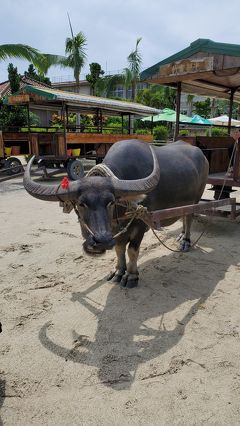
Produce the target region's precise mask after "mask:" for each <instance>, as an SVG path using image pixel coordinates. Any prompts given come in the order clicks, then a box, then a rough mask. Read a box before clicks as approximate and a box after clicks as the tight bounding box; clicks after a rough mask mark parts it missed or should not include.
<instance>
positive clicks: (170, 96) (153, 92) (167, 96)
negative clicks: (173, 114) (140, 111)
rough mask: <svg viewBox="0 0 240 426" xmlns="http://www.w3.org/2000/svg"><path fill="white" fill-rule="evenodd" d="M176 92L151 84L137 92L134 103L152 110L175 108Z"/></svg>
mask: <svg viewBox="0 0 240 426" xmlns="http://www.w3.org/2000/svg"><path fill="white" fill-rule="evenodd" d="M175 99H176V91H175V90H174V89H172V88H170V87H165V86H159V85H158V84H152V85H150V87H148V88H146V89H143V90H139V92H138V93H137V95H136V101H137V102H139V103H141V104H143V105H147V106H150V107H152V108H158V109H162V108H171V109H174V108H175Z"/></svg>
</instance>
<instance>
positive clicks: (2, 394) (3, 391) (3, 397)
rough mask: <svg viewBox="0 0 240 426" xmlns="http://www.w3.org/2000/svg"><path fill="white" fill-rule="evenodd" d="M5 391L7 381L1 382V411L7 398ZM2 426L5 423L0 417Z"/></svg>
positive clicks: (0, 425)
mask: <svg viewBox="0 0 240 426" xmlns="http://www.w3.org/2000/svg"><path fill="white" fill-rule="evenodd" d="M5 390H6V381H5V380H0V411H1V408H2V406H3V403H4V399H5V396H6V394H5ZM0 426H3V421H2V419H1V417H0Z"/></svg>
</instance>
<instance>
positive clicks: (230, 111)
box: [228, 89, 236, 136]
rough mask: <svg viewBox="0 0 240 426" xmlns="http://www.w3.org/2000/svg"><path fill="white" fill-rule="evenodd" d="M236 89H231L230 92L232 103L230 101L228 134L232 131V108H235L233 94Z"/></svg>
mask: <svg viewBox="0 0 240 426" xmlns="http://www.w3.org/2000/svg"><path fill="white" fill-rule="evenodd" d="M235 90H236V89H231V92H230V103H229V114H228V136H230V133H231V120H232V110H233V96H234V93H235Z"/></svg>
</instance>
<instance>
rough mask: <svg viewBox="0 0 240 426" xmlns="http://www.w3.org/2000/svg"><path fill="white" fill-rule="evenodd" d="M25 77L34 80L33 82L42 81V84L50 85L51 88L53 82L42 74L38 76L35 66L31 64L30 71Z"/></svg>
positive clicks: (26, 72)
mask: <svg viewBox="0 0 240 426" xmlns="http://www.w3.org/2000/svg"><path fill="white" fill-rule="evenodd" d="M24 75H25V77H29V78H32V79H33V80H36V81H40V82H42V83H45V84H48V85H49V86H51V81H50V79H49V78H48V77H45V76H44V75H42V74H38V73H37V72H36V70H35V68H34V66H33V64H30V65H29V67H28V70H27V71H25V73H24Z"/></svg>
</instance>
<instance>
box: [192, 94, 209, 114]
mask: <svg viewBox="0 0 240 426" xmlns="http://www.w3.org/2000/svg"><path fill="white" fill-rule="evenodd" d="M193 108H194V112H195V114H198V115H201V116H202V117H204V118H209V117H210V114H211V100H210V98H207V99H206V100H205V101H198V102H194V104H193Z"/></svg>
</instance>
